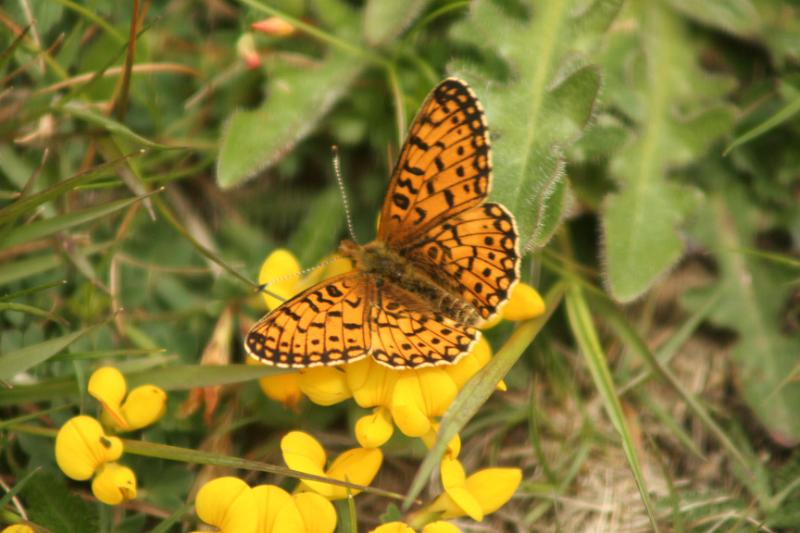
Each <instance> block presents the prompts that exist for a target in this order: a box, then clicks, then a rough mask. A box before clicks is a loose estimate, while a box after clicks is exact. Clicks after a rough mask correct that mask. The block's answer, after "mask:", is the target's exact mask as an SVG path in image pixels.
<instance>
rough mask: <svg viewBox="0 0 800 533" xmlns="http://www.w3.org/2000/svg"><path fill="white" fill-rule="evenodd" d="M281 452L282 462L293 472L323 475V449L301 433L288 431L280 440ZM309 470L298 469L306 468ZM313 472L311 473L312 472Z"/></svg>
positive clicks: (311, 438)
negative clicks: (293, 470)
mask: <svg viewBox="0 0 800 533" xmlns="http://www.w3.org/2000/svg"><path fill="white" fill-rule="evenodd" d="M281 452H282V454H283V460H284V461H285V462H286V464H287V465H288V466H289V468H293V469H295V470H300V471H301V472H306V473H308V474H318V475H320V476H323V475H325V474H324V473H323V471H322V469H323V468H324V467H325V461H326V457H325V449H324V448H323V447H322V445H321V444H320V443H319V442H317V439H315V438H314V437H312V436H311V435H309V434H308V433H305V432H303V431H290V432H289V433H287V434H286V435H284V437H283V438H282V439H281ZM306 465H307V468H309V469H310V470H303V469H302V468H298V467H300V466H306ZM312 470H313V471H312Z"/></svg>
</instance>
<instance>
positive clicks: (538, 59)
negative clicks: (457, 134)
mask: <svg viewBox="0 0 800 533" xmlns="http://www.w3.org/2000/svg"><path fill="white" fill-rule="evenodd" d="M525 4H526V5H527V7H528V8H529V11H530V13H531V15H530V17H529V18H527V19H526V18H520V17H518V16H515V15H512V14H510V13H507V12H505V11H503V9H502V8H501V7H499V6H498V5H497V4H495V3H491V2H488V1H477V2H474V3H473V4H472V5H471V8H470V12H469V15H468V17H467V18H466V19H465V20H464V21H463V22H461V23H459V24H457V25H455V26H454V28H453V32H452V34H453V37H454V38H456V39H458V40H460V41H463V42H467V43H470V44H473V45H475V46H478V47H481V48H485V49H486V50H487V53H498V52H499V54H500V56H501V59H502V60H503V61H505V63H506V64H507V66H508V68H509V69H510V70H511V72H512V75H511V77H510V81H505V80H503V81H500V82H498V81H494V80H492V81H489V80H487V79H486V77H485V76H486V74H485V72H486V70H481V71H478V70H477V69H476V68H474V67H472V66H470V65H468V64H465V63H463V62H453V63H451V64H450V70H451V71H453V72H454V73H455V74H457V75H459V76H462V77H463V78H465V79H466V80H467V81H469V82H470V84H471V85H472V86H473V88H474V89H475V92H476V93H477V94H478V96H479V97H480V99H481V102H482V103H483V105H484V108H485V109H486V113H487V116H488V121H489V128H490V129H491V131H492V137H493V141H492V155H493V157H492V162H493V165H494V172H493V175H494V178H493V179H494V184H493V188H492V197H493V198H494V199H495V200H497V201H499V202H501V203H503V204H504V205H506V206H507V207H508V208H509V209H510V210H511V211H512V212H513V213H514V215H515V218H516V220H517V225H518V227H519V230H520V235H521V236H522V243H523V248H524V249H525V250H528V251H529V250H532V249H535V248H539V247H542V246H544V245H545V244H546V243H547V241H548V240H549V238H550V237H551V236H552V234H553V232H554V230H555V228H556V226H557V225H558V223H559V222H560V220H561V215H562V210H563V208H564V205H565V203H564V197H565V189H566V187H565V184H564V157H563V152H564V150H565V149H566V148H567V147H568V146H569V145H570V144H572V143H573V142H575V141H576V140H577V139H578V138H579V137H580V135H581V134H582V133H583V131H584V129H585V128H586V126H587V124H588V122H589V120H590V119H591V117H592V114H593V112H594V108H595V105H596V102H597V98H598V95H599V91H600V86H601V78H600V72H599V71H598V69H596V68H594V67H592V66H589V65H587V64H586V59H584V58H581V57H579V56H577V57H576V55H575V50H574V48H573V45H574V43H575V42H576V41H581V42H584V43H588V44H587V47H589V48H590V47H591V46H592V44H594V45H595V46H596V45H597V42H598V40H599V38H600V36H601V34H602V32H603V31H604V30H605V29H606V28H607V27H608V25H609V24H610V23H611V21H612V20H613V18H614V16H615V15H616V13H617V10H618V9H619V6H620V4H621V2H619V1H616V0H596V1H594V2H592V3H591V4H589V5H588V6H587V5H586V2H578V1H574V0H555V1H529V2H526V3H525ZM498 28H503V30H502V31H498Z"/></svg>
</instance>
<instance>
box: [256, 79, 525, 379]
mask: <svg viewBox="0 0 800 533" xmlns="http://www.w3.org/2000/svg"><path fill="white" fill-rule="evenodd" d="M491 172H492V164H491V149H490V143H489V129H488V126H487V123H486V117H485V116H484V113H483V109H482V107H481V104H480V102H479V101H478V99H477V97H476V96H475V93H473V92H472V90H471V89H470V88H469V86H468V85H467V84H466V83H465V82H464V81H462V80H459V79H456V78H448V79H445V80H444V81H442V82H441V83H439V85H437V86H436V87H435V88H434V89H433V91H432V92H431V93H430V94H429V95H428V97H427V98H426V100H425V102H424V103H423V104H422V107H421V108H420V110H419V112H418V114H417V116H416V118H415V119H414V122H413V123H412V125H411V128H410V131H409V134H408V138H407V139H406V141H405V144H404V145H403V148H402V150H401V151H400V156H399V158H398V160H397V163H396V165H395V167H394V170H393V172H392V177H391V181H390V183H389V189H388V191H387V192H386V197H385V199H384V202H383V207H382V209H381V213H380V218H379V222H378V235H377V237H376V239H375V240H374V241H372V242H370V243H367V244H366V245H359V244H356V243H354V242H353V241H350V240H344V241H342V243H341V245H340V246H339V253H340V254H341V255H343V256H345V257H348V258H350V259H351V260H352V261H353V263H354V264H355V268H354V269H353V270H351V271H350V272H347V273H345V274H341V275H339V276H335V277H333V278H330V279H327V280H324V281H322V282H321V283H318V284H317V285H314V286H313V287H311V288H309V289H307V290H306V291H304V292H302V293H300V294H299V295H297V296H295V297H294V298H292V299H290V300H288V301H286V302H285V303H283V304H282V305H281V306H280V307H278V308H277V309H275V310H274V311H272V312H271V313H269V314H268V315H266V316H265V317H263V318H262V319H261V320H260V321H258V322H257V323H256V324H255V325H254V326H253V328H252V329H251V330H250V332H249V333H248V334H247V336H246V338H245V343H244V346H245V350H246V351H247V353H248V354H249V355H250V356H251V357H253V358H255V359H257V360H259V361H261V362H262V363H265V364H268V365H274V366H277V367H282V368H308V367H315V366H323V365H324V366H332V365H341V364H344V363H350V362H354V361H358V360H360V359H363V358H365V357H368V356H371V357H373V358H374V359H375V360H376V361H377V362H378V363H380V364H382V365H385V366H388V367H390V368H395V369H406V368H420V367H426V366H432V365H443V364H452V363H455V362H456V361H458V360H459V359H460V358H461V357H462V356H463V355H464V354H466V353H467V352H469V350H470V348H471V347H472V345H473V344H474V343H475V342H476V341H477V340H478V338H479V336H480V331H478V329H477V326H479V325H480V324H481V323H483V322H484V321H486V320H488V319H490V318H492V317H493V316H494V315H495V314H497V312H498V310H499V309H500V307H501V306H502V305H503V304H504V303H505V302H506V301H507V300H508V297H509V294H510V292H511V289H512V288H513V286H514V285H515V283H516V282H517V280H518V279H519V269H520V253H519V244H518V241H519V239H518V233H517V229H516V224H515V221H514V217H513V216H512V215H511V213H509V212H508V210H507V209H506V208H505V207H503V206H502V205H500V204H497V203H490V202H485V201H484V200H485V199H486V197H487V196H488V194H489V188H490V186H491Z"/></svg>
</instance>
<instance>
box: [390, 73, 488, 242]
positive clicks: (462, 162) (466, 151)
mask: <svg viewBox="0 0 800 533" xmlns="http://www.w3.org/2000/svg"><path fill="white" fill-rule="evenodd" d="M490 174H491V161H490V152H489V130H488V127H487V125H486V119H485V117H484V114H483V109H482V108H481V105H480V102H478V99H477V98H476V97H475V94H474V93H473V92H472V90H471V89H470V88H469V87H468V86H467V84H466V83H464V82H463V81H461V80H458V79H455V78H449V79H446V80H444V81H443V82H441V83H440V84H439V85H438V86H437V87H436V88H435V89H434V90H433V91H432V92H431V94H430V95H429V96H428V98H427V99H426V100H425V103H423V105H422V108H421V109H420V111H419V113H418V114H417V117H416V118H415V119H414V122H413V123H412V125H411V128H410V130H409V133H408V138H407V139H406V142H405V144H404V145H403V148H402V150H401V152H400V157H399V158H398V161H397V164H396V165H395V168H394V171H393V173H392V179H391V182H390V184H389V190H388V191H387V193H386V198H385V199H384V204H383V208H382V210H381V216H380V223H379V230H378V238H379V239H381V240H383V241H384V242H386V243H389V244H397V245H402V244H404V243H406V242H408V241H410V240H413V239H414V238H415V237H416V236H418V235H420V234H421V233H423V232H424V231H425V230H426V229H428V228H430V227H431V226H434V225H436V224H437V223H439V222H440V221H442V220H445V219H447V218H449V217H452V216H454V215H457V214H458V213H460V212H462V211H465V210H467V209H469V208H470V207H472V206H474V205H477V204H479V203H480V202H481V201H482V200H483V199H484V198H485V197H486V195H487V194H488V192H489V186H490Z"/></svg>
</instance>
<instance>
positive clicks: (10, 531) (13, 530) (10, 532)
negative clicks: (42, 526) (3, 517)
mask: <svg viewBox="0 0 800 533" xmlns="http://www.w3.org/2000/svg"><path fill="white" fill-rule="evenodd" d="M0 533H36V532H35V531H34V530H33V528H32V527H31V526H29V525H27V524H13V525H10V526H7V527H4V528H3V530H2V531H0Z"/></svg>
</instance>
